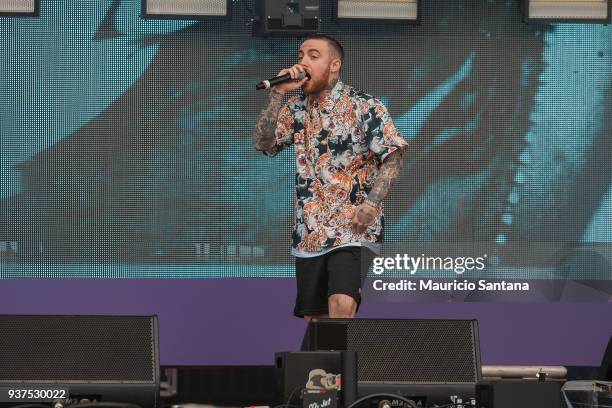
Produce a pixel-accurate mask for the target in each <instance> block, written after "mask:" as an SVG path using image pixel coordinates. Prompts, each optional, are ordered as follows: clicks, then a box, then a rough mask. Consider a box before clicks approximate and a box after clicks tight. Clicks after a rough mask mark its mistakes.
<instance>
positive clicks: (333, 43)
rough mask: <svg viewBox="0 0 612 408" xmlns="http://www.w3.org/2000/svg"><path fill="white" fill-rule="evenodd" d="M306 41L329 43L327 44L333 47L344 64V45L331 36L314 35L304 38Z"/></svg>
mask: <svg viewBox="0 0 612 408" xmlns="http://www.w3.org/2000/svg"><path fill="white" fill-rule="evenodd" d="M306 40H325V41H327V44H329V46H330V47H332V49H333V50H334V52H335V53H336V54H338V55H339V56H340V62H342V63H344V48H342V44H340V42H339V41H338V40H336V39H335V38H333V37H330V36H329V35H326V34H312V35H309V36H308V37H306V38H304V41H306Z"/></svg>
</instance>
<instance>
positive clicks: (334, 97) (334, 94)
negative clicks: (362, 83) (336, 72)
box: [306, 79, 344, 114]
mask: <svg viewBox="0 0 612 408" xmlns="http://www.w3.org/2000/svg"><path fill="white" fill-rule="evenodd" d="M343 91H344V83H343V82H342V80H340V79H338V82H336V85H335V86H334V87H333V88H332V90H331V91H330V92H329V95H327V96H326V97H325V100H324V101H323V103H322V105H323V106H322V109H321V110H322V112H323V113H326V114H330V113H331V112H332V110H333V109H334V106H335V105H336V102H338V100H339V99H340V97H341V96H342V94H343ZM306 106H308V98H306Z"/></svg>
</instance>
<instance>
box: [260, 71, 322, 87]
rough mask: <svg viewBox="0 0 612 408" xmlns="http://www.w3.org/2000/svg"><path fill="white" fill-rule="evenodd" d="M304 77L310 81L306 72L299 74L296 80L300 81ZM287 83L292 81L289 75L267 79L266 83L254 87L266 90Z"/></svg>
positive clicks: (262, 82)
mask: <svg viewBox="0 0 612 408" xmlns="http://www.w3.org/2000/svg"><path fill="white" fill-rule="evenodd" d="M304 76H306V77H307V78H308V79H310V74H309V73H308V72H300V75H299V76H298V77H297V79H299V80H302V79H304ZM287 81H292V79H291V74H285V75H281V76H277V77H274V78H271V79H268V80H266V81H261V82H260V83H258V84H257V85H255V89H268V88H270V87H272V86H275V85H278V84H281V83H283V82H287Z"/></svg>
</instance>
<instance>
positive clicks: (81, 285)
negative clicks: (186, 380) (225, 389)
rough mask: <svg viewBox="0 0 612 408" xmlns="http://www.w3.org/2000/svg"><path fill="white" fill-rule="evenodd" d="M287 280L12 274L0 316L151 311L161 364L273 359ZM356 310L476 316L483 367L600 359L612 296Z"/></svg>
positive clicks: (289, 321) (290, 288)
mask: <svg viewBox="0 0 612 408" xmlns="http://www.w3.org/2000/svg"><path fill="white" fill-rule="evenodd" d="M294 296H295V283H294V280H293V279H270V278H266V279H263V278H261V279H186V280H178V279H122V280H113V279H15V280H1V281H0V313H1V314H109V315H115V314H119V315H120V314H126V315H130V314H131V315H148V314H157V315H158V316H159V324H160V344H161V364H162V365H271V364H273V356H274V353H275V352H276V351H285V350H296V349H298V347H299V344H300V342H301V338H302V335H303V331H304V328H305V324H304V322H303V321H302V320H300V319H297V318H295V317H293V316H292V315H291V313H292V310H293V300H294ZM359 317H386V318H426V319H437V318H444V319H449V318H450V319H477V320H478V322H479V326H480V341H481V353H482V362H483V364H543V365H577V366H598V365H599V364H600V363H601V358H602V356H603V352H604V349H605V346H606V344H607V342H608V339H609V338H610V335H612V303H584V302H581V303H496V302H487V303H475V302H470V303H462V302H452V303H451V302H449V303H397V302H389V303H371V302H370V303H364V304H363V305H362V308H361V310H360V313H359Z"/></svg>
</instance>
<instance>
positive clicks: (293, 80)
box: [255, 64, 310, 94]
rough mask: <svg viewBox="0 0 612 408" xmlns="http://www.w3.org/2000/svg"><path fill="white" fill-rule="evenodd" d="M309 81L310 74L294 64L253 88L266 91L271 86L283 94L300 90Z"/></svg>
mask: <svg viewBox="0 0 612 408" xmlns="http://www.w3.org/2000/svg"><path fill="white" fill-rule="evenodd" d="M309 79H310V74H308V72H306V70H305V69H304V67H302V66H301V65H300V64H295V65H294V66H292V67H291V68H288V69H283V70H281V71H280V72H279V73H278V75H277V76H276V77H274V78H272V79H269V80H267V81H261V82H260V83H259V84H257V85H256V86H255V88H256V89H268V88H270V87H272V86H273V87H274V89H276V91H277V92H280V93H282V94H284V93H287V92H289V91H293V90H296V89H298V88H300V87H301V86H302V85H304V83H305V82H306V81H308V80H309Z"/></svg>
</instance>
